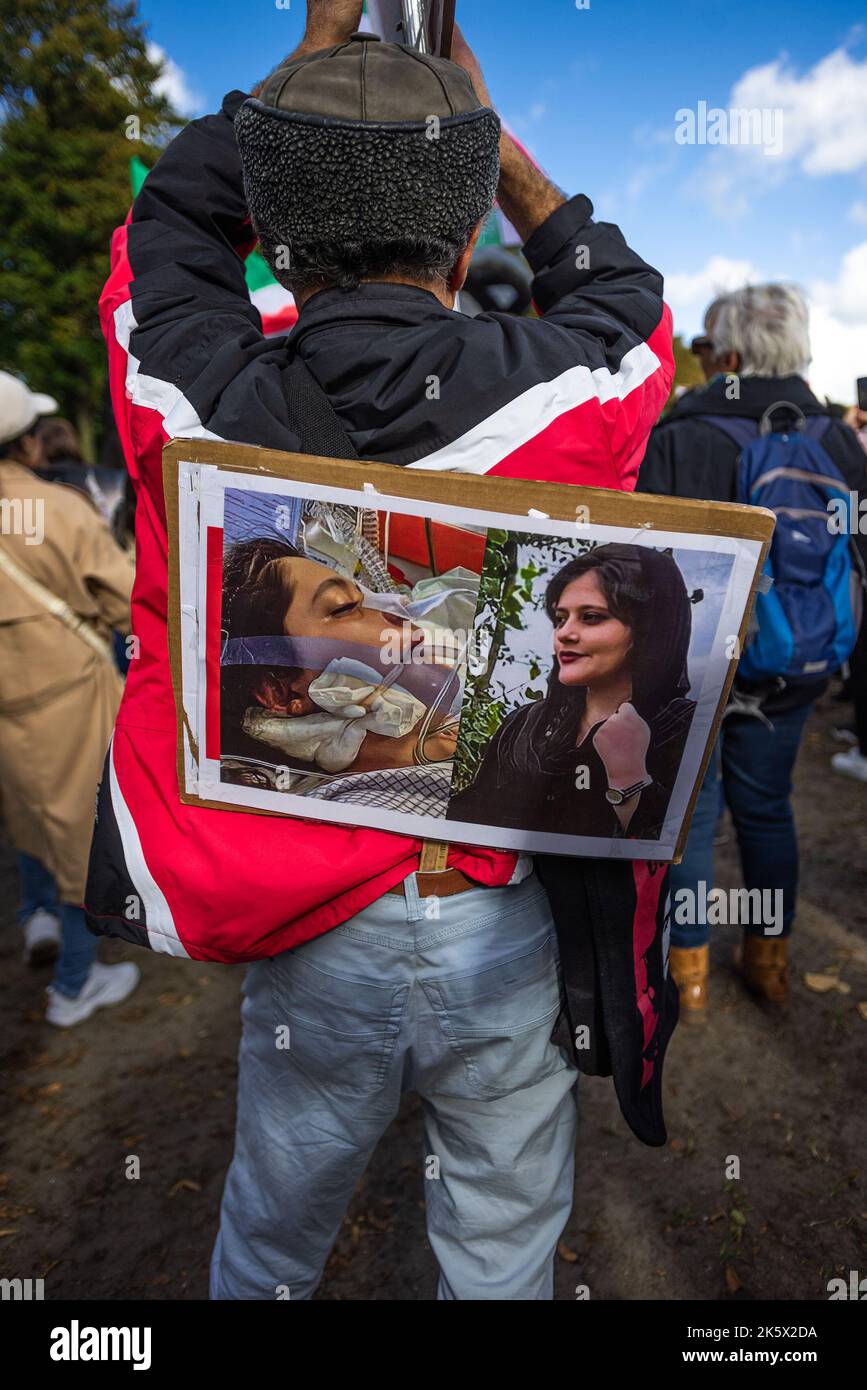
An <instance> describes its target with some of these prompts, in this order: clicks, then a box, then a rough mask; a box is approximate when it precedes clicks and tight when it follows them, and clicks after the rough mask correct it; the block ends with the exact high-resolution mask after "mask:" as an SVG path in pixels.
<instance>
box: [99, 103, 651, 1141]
mask: <svg viewBox="0 0 867 1390" xmlns="http://www.w3.org/2000/svg"><path fill="white" fill-rule="evenodd" d="M244 99H245V97H244V94H243V93H240V92H234V93H232V94H230V95H229V96H228V97H227V98H226V99H225V101H224V103H223V108H222V111H221V112H220V113H219V114H217V115H213V116H208V117H205V118H204V119H202V120H198V121H195V122H193V123H192V124H190V125H189V126H187V127H186V128H185V129H184V130H183V131H182V132H181V134H180V135H179V136H178V137H177V139H176V140H175V141H174V142H173V143H172V145H171V146H170V147H169V148H168V149H167V150H166V152H165V153H164V154H163V156H162V158H161V159H160V161H159V163H158V164H157V166H156V168H155V169H154V170H153V171H152V172H151V174H150V175H149V177H148V179H147V181H146V183H145V185H144V187H143V189H142V191H141V192H140V194H139V196H138V198H137V199H136V202H135V204H134V206H133V208H132V212H131V214H130V216H129V218H128V220H127V222H126V224H125V225H124V226H122V227H119V228H118V230H117V231H116V232H115V234H114V238H113V242H112V262H111V275H110V277H109V280H108V283H107V284H106V286H105V289H104V291H103V295H102V298H101V301H100V311H101V317H102V325H103V331H104V333H105V337H106V340H107V343H108V351H109V367H110V379H111V391H112V401H113V405H114V412H115V418H116V420H117V425H118V429H119V431H120V435H121V439H122V442H123V447H124V452H125V456H126V461H127V465H128V467H129V470H130V473H131V475H132V478H133V480H134V483H135V487H136V491H137V498H138V508H137V522H136V542H137V577H136V584H135V589H134V592H133V631H134V633H135V635H136V636H137V637H138V638H139V643H140V654H139V656H138V657H137V659H136V660H135V661H134V662H133V663H132V666H131V669H130V673H129V677H128V681H127V687H126V693H125V695H124V699H123V703H122V705H121V709H120V712H119V715H118V719H117V725H116V729H115V733H114V738H113V741H112V746H111V749H110V752H109V755H108V759H107V763H106V773H105V776H104V778H103V783H102V786H101V789H100V796H99V802H98V809H97V824H96V829H95V835H94V844H93V850H92V855H91V867H90V877H89V883H88V889H87V900H86V909H87V914H88V922H89V924H90V926H91V929H92V930H94V931H96V932H99V933H102V934H107V935H116V936H121V937H123V938H125V939H126V940H129V941H134V942H137V943H139V944H141V945H145V946H149V947H151V948H152V949H154V950H157V951H164V952H168V953H169V954H172V955H180V956H188V957H192V958H194V959H198V960H211V961H227V962H239V961H249V960H253V959H256V958H259V957H263V956H273V955H276V954H277V953H279V952H281V951H285V950H287V949H289V948H290V947H293V946H297V945H298V944H299V943H301V942H303V941H306V940H308V939H309V938H311V937H314V936H317V935H318V934H320V933H321V932H324V931H327V930H329V929H330V928H331V927H334V926H336V925H338V924H339V923H341V922H343V921H345V920H347V919H348V918H349V917H351V916H353V915H354V914H355V913H357V912H359V911H360V910H361V909H362V908H364V907H366V906H368V905H369V904H370V903H371V902H373V901H375V900H376V899H377V898H378V897H380V896H381V895H382V894H383V893H384V892H386V891H387V890H388V889H389V888H391V887H392V886H394V885H395V884H397V883H398V882H400V881H401V880H402V879H403V878H404V877H406V875H407V874H408V873H411V872H412V871H413V870H414V869H416V868H417V867H418V855H419V850H420V842H419V841H418V840H415V839H413V838H411V837H408V836H407V837H404V836H401V835H397V834H389V833H386V832H381V831H376V830H370V829H352V828H349V827H345V826H339V825H328V824H323V823H322V822H313V821H307V820H302V819H294V818H293V819H288V818H279V817H273V818H272V817H264V816H245V815H243V814H239V813H237V812H233V811H218V810H211V809H206V808H201V807H191V806H186V805H183V804H182V803H181V801H180V798H179V796H178V785H177V775H176V760H175V739H176V720H175V709H174V702H173V696H172V687H171V681H170V674H169V660H168V646H167V638H166V599H167V540H166V516H165V503H164V498H163V483H162V457H161V453H162V448H163V445H164V444H165V443H166V441H167V440H169V439H171V438H177V437H186V438H196V439H218V440H231V441H235V442H239V443H245V444H257V445H262V446H266V447H269V448H274V449H283V450H297V449H298V447H299V440H298V438H297V436H295V435H293V432H292V429H291V427H290V425H289V421H288V412H287V405H286V401H285V399H284V394H283V386H282V374H283V372H284V370H285V368H286V365H287V362H288V360H289V355H290V354H293V353H300V354H301V355H302V357H303V358H304V360H305V362H306V364H307V365H308V367H309V368H310V370H311V371H312V372H313V375H314V376H315V377H316V379H317V381H318V382H319V385H320V386H321V387H322V389H323V390H324V391H325V392H326V394H327V395H328V397H329V399H330V401H331V404H332V405H333V407H334V409H335V411H336V413H337V415H338V417H339V419H340V422H341V424H342V426H343V428H344V429H345V430H346V432H347V433H348V435H349V437H350V439H351V440H352V443H353V444H354V446H355V449H356V451H357V452H358V454H359V456H360V457H361V458H364V459H375V460H380V461H383V462H386V463H391V464H395V465H398V466H401V467H417V468H426V469H449V470H458V471H465V472H472V473H493V474H499V475H502V476H505V477H521V478H533V479H540V480H545V481H556V482H561V483H585V484H589V485H593V486H596V487H608V488H621V489H632V488H633V487H634V485H635V480H636V476H637V472H638V465H639V463H640V461H641V458H642V456H643V454H644V450H645V446H646V443H647V438H648V435H649V433H650V429H651V427H652V425H653V424H654V422H655V420H656V419H657V417H658V415H659V413H660V411H661V409H662V407H663V405H664V403H665V401H666V398H667V396H668V393H669V389H670V385H671V380H672V375H673V370H674V367H673V358H672V344H671V325H670V317H669V313H668V311H667V309H666V308H665V306H664V304H663V300H662V279H661V277H660V275H659V274H658V273H657V272H656V271H655V270H653V269H652V268H651V267H650V266H648V265H646V264H645V263H644V262H643V261H642V260H641V259H640V257H639V256H637V255H636V254H635V252H634V251H632V250H630V248H629V247H628V246H627V245H626V243H625V241H624V239H623V237H622V235H621V233H620V231H619V230H618V229H617V228H616V227H614V226H612V225H610V224H607V223H598V222H594V221H593V220H592V216H591V215H592V206H591V204H590V202H589V201H588V200H587V199H586V198H585V197H581V196H579V197H576V198H573V199H571V201H569V202H567V203H566V204H565V205H564V206H562V207H561V208H559V209H558V210H557V211H556V212H555V213H554V214H553V215H552V216H551V217H549V218H548V220H547V221H546V222H545V223H544V224H543V225H542V226H541V227H539V228H538V230H537V231H536V232H535V233H534V234H533V236H532V237H531V238H530V241H529V242H528V244H527V246H526V247H525V254H526V256H527V259H528V261H529V263H530V265H531V267H532V268H533V270H534V272H535V281H534V300H535V303H536V306H537V308H538V310H539V313H540V315H541V317H540V318H539V319H524V318H516V317H510V316H508V315H499V314H489V315H484V316H482V317H479V318H474V319H473V318H468V317H465V316H464V315H462V314H460V313H456V312H453V311H451V310H448V309H446V308H444V307H443V306H442V305H441V304H440V303H439V301H438V300H437V299H436V298H435V297H434V296H433V295H432V294H430V293H428V292H427V291H425V290H422V289H415V288H412V287H409V286H405V285H395V284H366V285H363V286H362V287H361V288H360V289H358V290H356V291H353V292H351V293H347V292H343V291H340V290H325V291H322V292H321V293H319V294H317V295H315V296H314V297H313V299H311V300H310V301H309V302H308V303H307V304H305V306H304V308H303V309H302V311H301V314H300V317H299V321H298V323H297V325H296V327H295V329H294V330H293V331H292V333H291V334H290V335H289V337H288V338H266V337H264V336H263V334H262V327H261V320H260V318H259V314H258V311H257V310H256V309H255V308H254V307H253V305H252V304H251V302H250V299H249V295H248V293H247V289H246V285H245V280H244V269H243V257H245V256H246V255H247V254H248V252H249V251H250V249H251V246H252V244H253V240H254V237H253V234H252V231H251V227H250V221H249V216H248V213H247V209H246V206H245V202H244V194H243V184H242V178H241V168H240V161H239V156H238V151H237V147H236V143H235V137H234V130H233V125H232V118H233V116H234V114H235V112H236V110H237V109H238V106H239V105H240V103H241V102H242V101H243V100H244ZM431 377H436V378H437V380H438V382H439V391H438V393H432V392H430V391H429V390H427V389H426V386H427V383H428V381H429V378H431ZM431 395H438V398H437V399H434V400H432V399H430V396H431ZM594 863H595V861H575V860H572V861H569V867H570V873H571V874H573V875H574V876H576V878H577V879H580V880H581V881H582V882H583V881H585V880H587V878H588V875H591V876H592V874H593V872H594V869H593V865H594ZM449 864H450V865H454V866H455V867H457V868H459V869H461V870H463V871H464V873H466V874H467V875H469V876H470V877H471V878H473V879H475V880H477V881H478V882H480V883H483V884H491V885H493V884H505V883H508V882H509V881H510V880H511V879H512V877H513V875H514V874H515V873H516V855H515V854H514V853H502V852H499V851H494V850H486V849H482V848H474V847H471V846H467V847H462V846H455V847H452V849H451V851H450V854H449ZM611 869H612V866H607V868H606V870H605V872H606V874H608V875H610V872H611ZM613 869H614V871H615V872H616V873H618V874H619V875H620V878H621V879H622V880H623V883H622V885H621V889H622V898H621V900H620V901H618V903H617V904H616V910H615V911H614V915H615V916H617V918H618V921H619V922H620V930H621V932H622V933H623V934H624V939H628V942H629V953H630V957H631V958H632V959H633V961H634V970H633V971H632V980H631V984H630V986H629V987H630V989H631V990H632V993H631V995H630V999H629V1002H628V1004H627V1006H626V1007H627V1013H628V1014H630V1015H631V1016H633V1022H634V1026H635V1030H637V1031H635V1036H634V1040H633V1043H634V1045H632V1046H631V1054H632V1055H631V1060H630V1061H629V1062H628V1063H626V1062H621V1063H620V1071H621V1077H622V1076H623V1075H624V1074H625V1073H624V1071H623V1068H624V1066H626V1067H627V1069H628V1070H629V1069H631V1071H634V1081H633V1082H630V1085H629V1087H628V1089H629V1090H630V1091H631V1092H632V1091H634V1092H635V1096H636V1101H637V1103H638V1104H639V1108H640V1107H641V1099H640V1096H641V1093H645V1094H649V1089H648V1088H650V1089H655V1086H651V1083H652V1082H653V1080H654V1077H656V1079H657V1080H658V1072H659V1067H658V1066H657V1065H656V1062H657V1060H658V1059H660V1058H661V1048H660V1037H661V1031H660V1027H659V1020H660V999H661V995H662V992H663V986H664V981H663V979H662V973H661V971H662V970H663V967H662V954H661V937H662V913H663V903H662V896H663V894H662V891H661V890H662V885H663V884H664V880H665V874H664V873H663V872H654V871H653V870H652V868H651V867H649V866H648V865H647V864H642V863H635V864H632V863H630V864H617V865H615V866H613ZM570 881H571V880H570ZM618 882H619V880H618ZM609 906H610V907H611V908H612V910H614V909H615V902H614V899H613V898H609ZM602 911H603V915H604V912H605V909H604V905H603V908H602ZM600 920H601V919H600ZM651 921H652V922H653V923H654V924H658V926H659V930H658V931H656V929H655V928H654V931H655V935H654V933H653V932H651V934H650V937H648V923H649V922H651ZM642 922H643V924H644V925H643V927H640V926H639V925H637V924H640V923H642ZM576 929H577V928H576ZM583 929H584V928H581V930H583ZM654 941H655V942H656V945H655V946H654V945H653V942H654ZM639 945H640V956H639V954H636V951H637V950H638V946H639ZM633 946H634V947H635V949H633ZM657 948H659V949H657ZM648 951H650V952H651V954H653V952H654V951H655V952H656V954H657V955H658V956H659V963H658V968H654V969H652V970H651V971H650V980H649V979H648V966H647V959H648ZM596 1046H597V1052H596V1054H595V1057H596V1061H595V1062H594V1061H593V1060H592V1059H591V1060H590V1062H589V1064H588V1057H587V1055H585V1056H584V1057H583V1058H582V1057H581V1056H580V1055H579V1058H578V1060H579V1064H581V1063H584V1069H585V1070H587V1069H601V1070H606V1069H607V1070H610V1069H611V1068H612V1067H614V1068H615V1074H616V1069H617V1065H618V1063H617V1059H616V1058H615V1057H614V1056H613V1055H611V1056H610V1057H609V1056H608V1051H607V1044H606V1041H605V1039H604V1038H598V1039H597V1040H596ZM627 1051H630V1048H629V1047H627ZM639 1054H640V1055H639ZM618 1089H620V1088H619V1087H618ZM630 1123H633V1120H630ZM642 1123H643V1122H642ZM660 1123H661V1120H660ZM633 1127H635V1125H633ZM645 1128H647V1125H645ZM642 1137H644V1136H642ZM650 1142H660V1140H659V1139H658V1138H655V1139H654V1138H651V1139H650Z"/></svg>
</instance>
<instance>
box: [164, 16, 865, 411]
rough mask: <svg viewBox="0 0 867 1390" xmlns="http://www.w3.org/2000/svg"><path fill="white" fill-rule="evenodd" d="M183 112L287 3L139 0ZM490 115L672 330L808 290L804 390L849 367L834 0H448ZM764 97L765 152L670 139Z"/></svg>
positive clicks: (859, 282) (853, 89)
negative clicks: (601, 233) (747, 295)
mask: <svg viewBox="0 0 867 1390" xmlns="http://www.w3.org/2000/svg"><path fill="white" fill-rule="evenodd" d="M140 12H141V15H142V18H143V19H144V20H145V21H146V23H147V24H148V26H149V36H150V38H151V39H152V40H153V41H154V42H155V43H157V44H159V45H160V47H161V48H162V49H163V50H164V51H165V53H166V55H167V57H168V58H169V59H170V60H171V63H172V64H175V65H177V69H178V70H179V71H174V70H172V71H171V81H172V82H173V84H174V86H175V88H176V90H177V91H178V93H179V95H180V96H181V97H182V99H183V100H184V101H185V104H186V108H187V111H188V112H189V113H190V114H201V113H203V112H204V111H207V110H210V109H213V108H214V107H216V106H217V105H218V103H219V101H220V98H221V97H222V95H223V93H224V92H225V91H228V90H230V89H231V88H232V87H241V88H247V87H249V86H250V85H252V84H253V82H255V81H256V80H258V79H259V78H261V77H262V76H264V75H265V74H266V73H267V72H268V71H269V70H270V69H271V68H272V67H273V66H275V65H276V63H277V62H278V61H279V60H280V59H282V58H283V57H284V56H285V55H286V54H287V53H288V52H290V51H291V49H292V48H293V47H294V45H295V43H296V42H297V40H298V38H299V37H300V33H301V29H302V27H303V14H304V6H303V0H291V2H290V7H289V8H288V9H286V8H278V4H277V3H276V2H275V0H253V3H251V4H248V5H247V6H246V7H244V8H242V9H239V8H237V7H235V6H231V5H225V6H223V5H219V6H215V5H213V4H206V3H205V2H204V0H187V3H186V4H184V5H178V4H177V0H171V3H170V0H140ZM458 15H459V18H460V19H461V22H462V25H463V28H464V32H465V34H466V36H467V38H468V39H469V41H470V43H471V44H472V45H473V47H474V48H475V50H476V52H477V54H478V56H479V59H480V61H481V63H482V66H483V68H484V71H485V74H486V76H487V79H488V83H489V86H490V88H491V91H492V94H493V98H494V101H495V103H496V105H497V106H498V108H499V110H500V111H501V114H502V115H503V116H504V118H505V119H506V121H507V123H508V124H509V125H510V126H511V128H512V129H513V130H514V131H515V133H516V134H517V135H519V136H520V138H521V139H522V140H524V142H525V143H527V144H529V146H530V148H531V149H532V150H533V152H534V154H535V155H536V157H537V159H538V160H539V162H540V163H541V164H542V165H543V166H544V167H545V168H546V169H547V170H548V172H549V173H550V174H551V176H552V177H553V178H554V179H555V181H556V182H558V183H559V184H560V185H561V186H562V187H563V188H564V189H566V191H567V192H569V193H575V192H584V193H586V194H587V195H588V196H589V197H590V198H591V199H592V200H593V203H594V205H595V209H596V216H597V217H598V218H600V219H604V220H608V221H614V222H617V223H618V224H619V225H620V227H621V228H622V230H623V232H624V235H625V236H626V238H627V240H628V241H629V242H630V243H631V244H632V245H633V246H634V247H635V248H636V250H638V251H639V252H640V254H641V255H643V256H644V257H645V258H646V259H647V260H649V261H650V262H651V263H652V264H654V265H656V266H657V267H659V269H660V270H662V271H663V273H664V274H665V277H666V282H667V287H668V298H669V302H670V303H671V304H672V307H673V309H674V313H675V327H676V329H677V330H678V331H680V332H682V333H684V334H686V335H688V334H691V333H693V332H695V331H697V330H698V329H699V328H700V326H701V311H702V308H703V306H704V304H705V303H706V302H707V301H708V300H709V299H710V298H712V297H713V294H714V293H715V292H716V291H717V290H718V289H721V288H731V287H734V285H736V284H741V283H744V282H745V281H747V280H752V281H755V280H759V279H763V278H764V279H772V278H773V279H789V280H795V281H797V282H798V283H800V284H801V285H803V286H804V287H805V289H807V290H808V293H809V295H810V299H811V310H812V324H813V345H814V362H813V367H812V370H811V380H812V382H813V384H814V386H816V387H817V388H818V389H823V390H825V391H829V392H832V393H833V394H835V395H836V396H837V397H839V398H845V399H847V400H852V399H854V384H853V383H854V378H855V377H856V376H860V375H865V374H867V23H864V22H862V21H863V17H864V9H863V6H859V5H858V4H857V3H853V2H852V0H824V3H823V4H821V5H818V4H808V3H805V0H790V2H789V3H786V4H783V3H781V0H762V3H761V4H758V3H757V2H756V0H754V2H753V3H746V0H702V3H698V0H678V3H677V4H669V5H660V4H651V3H648V2H647V0H645V2H644V3H640V0H589V7H588V8H586V9H578V8H577V7H576V5H575V3H574V0H536V3H534V4H527V3H519V0H459V3H458ZM701 101H704V102H706V103H707V105H708V107H709V108H714V107H715V108H721V109H722V110H725V111H728V110H729V109H731V108H732V107H739V108H745V107H749V108H755V109H765V110H766V111H767V112H768V113H769V115H768V117H767V119H768V120H769V121H774V120H777V119H778V118H776V117H773V116H772V115H771V114H770V113H773V112H774V111H782V113H783V114H782V117H781V118H779V120H780V124H779V125H778V126H776V127H775V126H773V125H769V126H768V127H767V129H768V134H769V138H770V136H771V132H772V131H774V130H776V131H779V132H780V133H781V137H782V138H781V140H780V141H779V149H778V152H777V153H776V154H774V153H767V152H765V151H764V150H763V149H762V148H761V147H760V146H757V145H751V146H747V147H745V146H743V145H737V144H729V145H717V146H714V147H712V146H710V145H708V144H679V143H677V142H676V140H675V128H676V113H677V112H678V111H680V110H683V109H693V110H695V109H696V108H697V104H698V103H699V102H701Z"/></svg>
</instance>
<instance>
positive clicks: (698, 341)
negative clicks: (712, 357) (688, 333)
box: [689, 335, 713, 357]
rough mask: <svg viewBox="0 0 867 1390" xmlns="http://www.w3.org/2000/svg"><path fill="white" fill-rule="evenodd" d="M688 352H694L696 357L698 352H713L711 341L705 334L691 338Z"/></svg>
mask: <svg viewBox="0 0 867 1390" xmlns="http://www.w3.org/2000/svg"><path fill="white" fill-rule="evenodd" d="M689 350H690V352H694V353H695V355H696V357H697V356H698V355H699V353H700V352H713V341H712V339H710V338H708V337H706V336H705V335H700V336H699V337H698V338H693V340H692V342H691V343H690V345H689Z"/></svg>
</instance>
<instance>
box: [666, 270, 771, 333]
mask: <svg viewBox="0 0 867 1390" xmlns="http://www.w3.org/2000/svg"><path fill="white" fill-rule="evenodd" d="M762 279H763V276H762V273H761V271H760V270H758V269H757V267H756V266H754V265H753V264H752V262H750V261H736V260H732V259H731V258H730V257H728V256H711V258H710V260H709V261H708V262H707V264H706V265H704V266H703V267H702V269H701V270H697V271H694V272H692V273H686V274H680V275H666V277H665V298H666V301H667V303H668V304H669V305H670V306H671V311H672V313H673V315H674V327H675V332H677V333H681V334H683V336H684V337H691V336H692V335H693V334H694V333H698V332H700V331H701V328H702V326H703V322H704V311H705V309H706V308H707V306H708V304H710V302H711V300H712V299H715V298H716V296H717V295H718V294H722V293H723V291H724V290H738V289H740V288H741V286H742V285H751V284H756V283H757V282H759V281H761V280H762Z"/></svg>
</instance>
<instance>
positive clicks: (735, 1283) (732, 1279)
mask: <svg viewBox="0 0 867 1390" xmlns="http://www.w3.org/2000/svg"><path fill="white" fill-rule="evenodd" d="M742 1287H743V1285H742V1284H741V1281H740V1279H739V1278H738V1272H737V1270H736V1269H735V1267H734V1265H726V1288H727V1289H728V1291H729V1293H737V1291H738V1289H740V1288H742Z"/></svg>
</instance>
